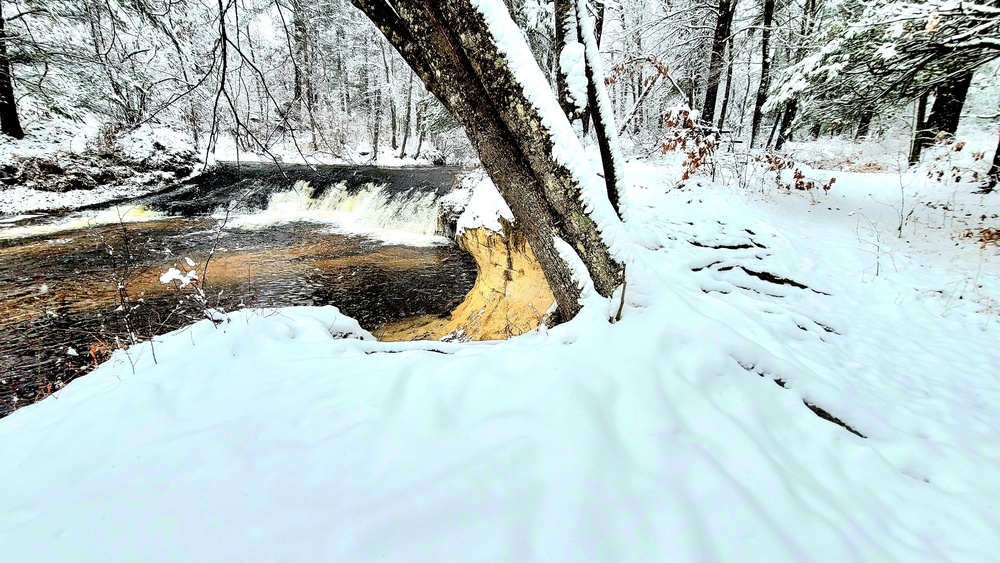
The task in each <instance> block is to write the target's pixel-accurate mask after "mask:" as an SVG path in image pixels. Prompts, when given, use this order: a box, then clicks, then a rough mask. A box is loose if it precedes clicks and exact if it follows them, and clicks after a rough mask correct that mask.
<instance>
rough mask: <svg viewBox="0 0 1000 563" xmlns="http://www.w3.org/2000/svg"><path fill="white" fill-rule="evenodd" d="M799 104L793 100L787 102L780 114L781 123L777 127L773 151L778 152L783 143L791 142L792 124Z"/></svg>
mask: <svg viewBox="0 0 1000 563" xmlns="http://www.w3.org/2000/svg"><path fill="white" fill-rule="evenodd" d="M798 109H799V104H798V101H797V100H796V99H795V98H792V99H791V100H788V105H786V106H785V111H784V112H782V113H781V123H780V125H779V126H778V138H777V139H776V140H775V142H774V150H777V151H780V150H781V147H783V146H785V143H786V142H788V141H791V140H792V123H793V122H794V121H795V114H796V113H797V112H798Z"/></svg>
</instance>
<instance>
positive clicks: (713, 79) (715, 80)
mask: <svg viewBox="0 0 1000 563" xmlns="http://www.w3.org/2000/svg"><path fill="white" fill-rule="evenodd" d="M733 3H734V2H733V0H719V17H718V18H717V19H716V20H715V35H713V37H712V55H711V57H710V58H709V61H708V83H707V84H706V86H705V103H704V104H703V105H702V106H701V120H702V121H703V122H705V123H707V124H709V125H711V124H712V122H713V121H714V120H715V103H716V101H717V100H718V97H719V85H720V83H721V78H722V59H723V56H724V55H725V52H726V43H727V40H728V39H729V34H730V33H731V30H732V24H733V10H734V8H735V6H734V5H733ZM729 68H730V69H732V66H730V67H729Z"/></svg>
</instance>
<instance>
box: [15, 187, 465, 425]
mask: <svg viewBox="0 0 1000 563" xmlns="http://www.w3.org/2000/svg"><path fill="white" fill-rule="evenodd" d="M334 179H335V180H336V179H337V178H334ZM335 185H336V184H334V183H333V181H332V180H331V182H330V185H329V186H327V188H330V187H332V186H335ZM367 185H368V186H369V188H368V190H369V191H367V192H366V191H365V188H364V186H363V185H362V186H355V187H351V186H347V187H346V188H345V186H344V185H343V184H340V188H341V189H344V190H346V191H345V192H344V193H341V194H334V193H332V192H325V193H324V194H325V195H324V194H321V193H319V190H318V189H314V191H315V193H310V194H304V195H302V196H301V197H299V196H292V195H289V192H288V191H287V190H286V191H276V192H275V193H278V194H283V195H280V196H279V197H277V198H271V197H270V196H268V197H269V198H270V203H271V205H268V204H267V203H262V205H261V209H263V210H265V211H264V212H262V213H258V214H257V215H252V214H250V215H236V216H231V217H228V218H227V220H226V228H223V229H220V227H219V225H220V221H218V220H217V218H216V219H213V218H212V217H208V216H200V217H199V216H193V217H191V216H189V217H179V216H172V217H171V216H167V215H166V212H165V211H163V210H162V209H155V207H154V206H152V204H151V206H150V207H136V206H133V207H131V208H128V209H131V211H130V212H129V215H127V216H126V219H125V220H124V221H118V214H119V212H118V211H113V210H112V211H104V212H100V213H105V214H107V215H108V217H107V218H108V219H109V220H108V221H96V222H95V220H94V217H95V216H97V215H99V213H98V214H97V215H95V214H93V213H91V214H90V215H86V216H84V215H79V216H78V215H76V214H69V215H67V216H65V217H63V218H62V219H60V220H59V221H58V226H56V225H54V224H53V221H52V220H51V218H43V219H42V220H39V219H38V218H37V217H20V218H16V220H12V221H8V222H6V223H5V224H4V225H3V229H0V416H5V415H7V414H9V413H10V412H12V411H13V410H14V409H15V408H17V407H18V406H24V405H25V404H28V403H31V402H33V401H35V400H37V399H38V398H41V397H43V396H45V395H46V394H48V393H50V392H52V391H55V390H57V389H58V388H59V387H61V385H63V384H64V383H66V382H68V381H69V380H71V379H73V378H75V377H78V376H79V375H82V374H83V373H86V372H87V371H89V370H90V369H92V368H93V367H94V364H95V362H96V361H99V360H102V359H103V358H104V357H106V355H107V352H108V349H109V348H110V347H112V346H113V345H114V344H115V341H116V339H118V340H121V341H126V342H127V341H128V339H129V333H130V332H133V333H138V334H139V335H141V336H148V335H151V334H162V333H164V332H167V331H170V330H173V329H176V328H179V327H181V326H185V325H187V324H190V322H192V320H196V319H198V318H199V315H200V314H201V312H200V311H201V308H200V307H198V306H196V305H195V304H193V303H192V302H191V301H190V299H189V298H188V296H189V295H190V294H191V292H190V290H191V289H192V288H185V289H183V290H178V289H177V288H176V287H175V286H174V285H169V284H168V285H164V284H162V283H160V280H159V277H160V275H161V274H163V273H164V272H166V271H167V269H169V268H170V267H172V266H174V265H177V267H178V268H179V269H181V270H183V271H188V270H190V269H192V268H190V267H189V266H188V265H187V262H186V259H187V258H189V259H190V260H191V261H193V262H194V263H195V267H194V269H196V270H197V271H198V273H199V274H201V273H202V271H203V268H204V267H205V264H206V261H208V264H209V265H208V269H207V276H205V278H204V285H203V288H204V290H205V294H206V295H207V296H208V298H209V301H210V303H211V304H213V305H216V304H217V305H219V306H220V307H221V308H223V309H227V310H231V309H234V308H237V307H240V306H243V305H246V306H258V307H280V306H288V305H327V304H332V305H336V306H337V307H339V308H340V309H341V310H342V311H343V312H344V313H345V314H348V315H350V316H352V317H355V318H357V319H358V320H359V322H361V324H362V326H364V327H365V328H368V329H376V328H377V327H378V326H380V325H381V324H384V323H387V322H390V321H395V320H399V319H401V318H404V317H407V316H413V315H428V314H429V315H444V314H447V313H448V312H450V311H451V310H452V309H453V308H454V307H455V306H457V305H458V304H459V303H460V302H461V300H462V298H463V297H464V296H465V294H466V293H467V292H468V291H469V289H470V288H471V287H472V284H473V282H474V281H475V275H476V269H475V262H474V261H473V260H472V259H471V257H469V256H468V255H466V254H465V253H464V252H462V251H461V250H459V249H458V248H457V247H455V246H454V245H451V244H441V242H442V241H443V240H446V239H442V238H441V237H437V238H436V242H437V243H438V244H434V245H428V244H427V241H428V240H430V238H429V237H427V232H426V231H427V230H428V229H429V225H430V224H431V222H432V217H433V219H434V220H436V214H434V213H436V211H435V210H434V201H433V200H434V197H436V196H437V194H436V193H435V194H434V197H431V196H429V195H427V194H428V193H429V191H428V190H426V189H424V190H423V191H420V190H417V191H414V190H412V189H410V188H406V189H405V190H403V192H399V188H398V187H397V188H393V189H396V190H397V192H394V193H402V194H403V196H404V197H402V198H400V201H401V202H402V203H401V205H410V206H411V207H412V209H409V210H408V211H405V212H403V213H400V214H399V215H398V217H397V219H398V221H399V222H400V223H398V224H397V225H396V226H397V227H398V228H400V229H410V230H411V231H417V233H414V234H418V235H423V236H424V238H423V239H421V241H422V242H423V243H424V244H423V245H421V246H413V245H401V244H387V243H386V241H385V240H379V239H375V238H372V237H369V236H363V235H358V234H344V233H343V232H340V233H339V234H338V233H336V232H333V231H332V229H331V225H330V224H325V223H323V222H318V221H319V219H317V218H316V217H309V216H308V215H307V216H306V217H305V218H306V219H308V220H310V222H302V221H297V222H290V220H291V219H294V218H295V217H296V216H297V214H298V213H300V212H301V211H302V210H303V208H309V207H310V206H311V207H312V208H313V210H314V211H315V210H316V209H317V208H318V209H319V211H321V212H328V211H330V210H331V209H332V210H334V211H338V212H344V211H345V210H346V211H351V210H354V211H357V210H358V209H359V208H364V210H366V212H367V213H369V214H376V215H377V214H379V213H381V214H382V218H381V219H378V221H381V222H384V223H385V224H389V225H392V223H391V220H392V216H391V215H392V213H393V212H392V211H386V209H385V208H386V207H388V206H387V205H386V201H388V200H391V199H392V198H391V197H388V196H387V195H386V194H387V193H389V192H388V191H386V190H387V188H385V186H382V187H372V185H371V184H370V182H369V183H367ZM279 187H280V186H279ZM299 187H300V188H302V186H301V185H300V186H299ZM348 188H350V189H348ZM407 190H408V191H407ZM296 197H298V198H299V199H298V200H297V202H295V203H294V205H293V207H295V209H292V210H291V211H288V209H287V208H288V206H289V205H290V204H289V202H290V201H291V200H296ZM379 198H381V199H379ZM379 201H381V203H379ZM282 206H284V207H282ZM161 207H162V206H161ZM268 209H270V210H271V211H275V210H280V209H285V211H287V213H286V214H285V215H280V214H277V215H280V216H272V217H270V218H269V219H268V218H266V217H265V216H266V215H267V210H268ZM428 210H429V211H428ZM331 217H332V216H331ZM151 219H152V220H151ZM327 219H329V220H330V221H332V222H334V223H336V222H338V221H344V219H343V215H341V216H337V217H333V218H330V217H327ZM74 221H79V224H77V223H74ZM407 221H409V222H410V223H412V224H410V223H406V222H407ZM88 224H89V225H90V226H86V227H85V225H88ZM400 225H401V226H400ZM421 230H423V231H421ZM390 240H392V239H391V238H390ZM213 248H214V249H215V250H214V253H213V252H212V251H213ZM210 254H211V259H210V260H208V258H209V255H210Z"/></svg>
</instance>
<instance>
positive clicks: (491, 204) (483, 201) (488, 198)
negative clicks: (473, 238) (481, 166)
mask: <svg viewBox="0 0 1000 563" xmlns="http://www.w3.org/2000/svg"><path fill="white" fill-rule="evenodd" d="M457 197H461V194H460V193H459V194H458V195H456V196H453V198H457ZM500 219H503V220H504V221H506V222H507V224H508V225H513V224H514V213H513V212H512V211H511V210H510V208H509V207H507V202H505V201H504V200H503V197H501V196H500V192H499V191H498V190H497V187H496V185H494V184H493V180H491V179H490V177H489V176H487V175H485V174H482V175H480V176H478V183H476V184H475V186H474V187H472V190H471V196H470V197H469V199H468V203H466V204H465V208H464V210H463V211H462V214H461V215H459V217H458V221H457V225H456V227H455V231H456V233H457V234H459V235H461V234H462V233H463V232H465V231H467V230H470V229H476V228H479V227H485V228H487V229H489V230H491V231H496V232H498V233H502V232H503V226H502V225H501V224H500Z"/></svg>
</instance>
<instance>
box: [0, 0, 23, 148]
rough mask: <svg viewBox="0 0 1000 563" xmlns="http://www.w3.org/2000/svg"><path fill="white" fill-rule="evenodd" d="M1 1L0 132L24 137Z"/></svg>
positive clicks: (16, 137)
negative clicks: (8, 52) (18, 111)
mask: <svg viewBox="0 0 1000 563" xmlns="http://www.w3.org/2000/svg"><path fill="white" fill-rule="evenodd" d="M5 22H6V20H4V17H3V2H0V133H4V134H6V135H10V136H11V137H14V138H15V139H23V138H24V130H23V129H21V119H20V118H19V117H18V115H17V98H15V97H14V80H13V78H14V75H13V74H12V71H11V68H10V58H8V56H7V32H6V28H5V25H4V24H5Z"/></svg>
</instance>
